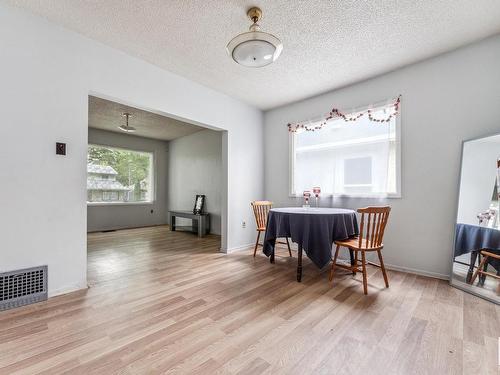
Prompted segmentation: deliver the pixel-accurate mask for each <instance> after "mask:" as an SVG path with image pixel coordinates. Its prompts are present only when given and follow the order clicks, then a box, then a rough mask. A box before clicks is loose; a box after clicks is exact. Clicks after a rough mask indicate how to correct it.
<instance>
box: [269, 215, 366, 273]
mask: <svg viewBox="0 0 500 375" xmlns="http://www.w3.org/2000/svg"><path fill="white" fill-rule="evenodd" d="M358 234H359V229H358V221H357V217H356V212H355V211H353V210H349V209H344V208H328V207H318V208H316V207H283V208H273V209H271V210H270V211H269V215H268V218H267V225H266V234H265V237H264V246H263V251H264V254H265V255H267V256H268V257H270V261H271V263H274V248H275V245H276V239H277V238H283V237H287V238H290V239H291V240H292V241H293V242H294V243H296V244H297V246H298V253H297V258H298V259H297V281H298V282H300V281H301V280H302V253H303V252H305V253H306V255H307V257H308V258H309V259H311V261H312V262H313V263H314V264H315V265H316V266H317V267H318V268H319V269H322V268H324V267H325V266H326V265H327V264H329V263H330V261H331V259H332V245H333V243H334V242H335V241H340V240H346V239H348V238H352V237H355V236H357V235H358ZM350 255H351V264H352V262H353V261H354V257H353V253H352V251H351V254H350Z"/></svg>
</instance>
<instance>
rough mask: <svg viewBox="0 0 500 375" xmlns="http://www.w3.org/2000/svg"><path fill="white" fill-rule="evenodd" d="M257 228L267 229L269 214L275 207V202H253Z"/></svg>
mask: <svg viewBox="0 0 500 375" xmlns="http://www.w3.org/2000/svg"><path fill="white" fill-rule="evenodd" d="M251 205H252V208H253V213H254V216H255V222H256V224H257V230H265V229H266V225H267V216H268V214H269V211H270V210H271V208H272V207H273V202H270V201H254V202H252V203H251Z"/></svg>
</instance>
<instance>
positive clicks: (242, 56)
mask: <svg viewBox="0 0 500 375" xmlns="http://www.w3.org/2000/svg"><path fill="white" fill-rule="evenodd" d="M247 15H248V17H249V18H250V19H251V20H252V22H253V24H252V26H250V31H248V32H246V33H243V34H240V35H238V36H236V37H234V38H233V39H232V40H231V41H230V42H229V43H228V44H227V46H226V50H227V53H228V54H229V56H231V57H232V58H233V60H234V61H236V62H237V63H238V64H240V65H243V66H247V67H250V68H260V67H262V66H266V65H269V64H271V63H273V62H274V61H276V60H277V59H278V57H279V55H280V54H281V51H282V50H283V44H282V43H281V40H279V39H278V38H276V37H275V36H274V35H272V34H269V33H265V32H263V31H260V26H259V25H258V24H257V22H258V21H259V20H260V19H261V18H262V11H261V10H260V9H259V8H255V7H254V8H250V9H249V10H248V12H247Z"/></svg>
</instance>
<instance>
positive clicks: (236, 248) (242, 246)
mask: <svg viewBox="0 0 500 375" xmlns="http://www.w3.org/2000/svg"><path fill="white" fill-rule="evenodd" d="M254 246H255V243H253V242H252V243H249V244H246V245H241V246H236V247H232V248H230V249H227V250H226V254H231V253H235V252H237V251H243V250H249V249H253V247H254Z"/></svg>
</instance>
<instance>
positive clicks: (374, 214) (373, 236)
mask: <svg viewBox="0 0 500 375" xmlns="http://www.w3.org/2000/svg"><path fill="white" fill-rule="evenodd" d="M390 211H391V208H390V207H389V206H385V207H366V208H360V209H358V212H359V213H360V214H361V226H360V230H359V236H358V237H356V238H351V239H347V240H343V241H335V244H336V245H337V248H336V250H335V255H334V257H333V263H332V269H331V271H330V281H332V280H333V275H334V273H335V268H336V267H340V268H343V269H346V270H349V271H351V272H352V273H353V275H355V274H356V272H362V273H363V291H364V293H365V294H368V282H367V277H366V264H367V263H369V264H372V265H374V266H377V267H380V268H381V269H382V274H383V276H384V281H385V286H386V288H388V287H389V281H388V279H387V273H386V271H385V267H384V261H383V259H382V253H381V252H380V251H381V250H382V248H383V247H384V244H383V243H382V240H383V238H384V231H385V226H386V225H387V220H388V218H389V212H390ZM341 247H346V248H348V249H349V251H350V252H351V254H352V252H354V258H353V257H352V255H351V259H352V261H351V263H352V264H351V265H350V266H348V265H345V264H338V263H337V257H338V255H339V250H340V248H341ZM369 251H376V252H377V254H378V259H379V261H380V264H375V263H372V262H367V261H366V252H369ZM358 253H361V261H359V260H358Z"/></svg>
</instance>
